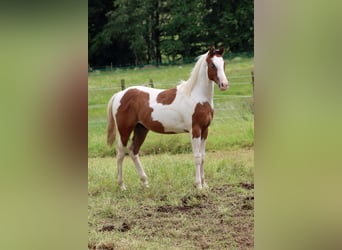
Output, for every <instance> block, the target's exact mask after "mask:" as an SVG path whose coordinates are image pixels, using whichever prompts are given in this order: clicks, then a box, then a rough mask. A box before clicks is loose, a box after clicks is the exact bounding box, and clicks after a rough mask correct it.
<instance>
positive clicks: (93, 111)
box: [88, 72, 254, 126]
mask: <svg viewBox="0 0 342 250" xmlns="http://www.w3.org/2000/svg"><path fill="white" fill-rule="evenodd" d="M237 79H238V80H239V81H235V80H237ZM241 79H242V81H241ZM150 81H151V79H150ZM229 81H230V82H231V85H232V86H234V85H250V86H251V88H254V75H253V72H252V74H251V75H236V76H232V77H230V79H229ZM152 83H153V81H152ZM153 86H154V88H161V89H167V88H171V87H174V86H175V83H174V82H155V83H153ZM125 87H129V86H124V88H125ZM122 88H123V86H122V80H121V82H118V83H117V84H115V86H104V87H89V88H88V95H89V97H90V100H92V101H93V102H94V103H90V104H89V105H88V114H89V118H90V119H88V125H90V126H95V125H100V126H104V125H105V124H106V122H107V121H106V109H107V103H97V102H96V100H95V101H94V99H96V97H97V98H98V99H101V100H104V99H105V100H107V99H108V100H109V98H110V96H112V95H113V93H116V92H118V91H120V90H122ZM251 92H252V94H251V95H239V94H232V95H230V94H229V92H228V93H225V94H215V95H214V107H215V108H214V110H215V115H214V120H213V123H225V122H232V121H234V122H246V121H250V120H253V119H254V101H253V90H252V91H251ZM104 97H106V98H104ZM107 97H108V98H107Z"/></svg>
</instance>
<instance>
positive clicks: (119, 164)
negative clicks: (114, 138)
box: [116, 138, 126, 190]
mask: <svg viewBox="0 0 342 250" xmlns="http://www.w3.org/2000/svg"><path fill="white" fill-rule="evenodd" d="M118 141H119V142H118V146H117V154H116V161H117V167H118V183H119V186H120V188H121V190H126V187H125V184H124V182H123V178H122V162H123V160H124V158H125V148H126V147H125V146H124V145H122V142H121V138H120V139H119V140H118Z"/></svg>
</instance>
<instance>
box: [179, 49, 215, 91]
mask: <svg viewBox="0 0 342 250" xmlns="http://www.w3.org/2000/svg"><path fill="white" fill-rule="evenodd" d="M207 55H208V52H207V53H205V54H203V55H201V56H199V57H197V62H196V64H195V67H194V68H193V69H192V71H191V74H190V77H189V79H188V80H187V81H181V82H180V88H181V89H182V90H183V91H184V93H185V94H187V95H190V93H191V91H192V89H193V88H194V86H195V84H196V83H197V82H198V75H199V71H200V68H201V65H202V63H203V62H204V61H205V59H206V57H207Z"/></svg>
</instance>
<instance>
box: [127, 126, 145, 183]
mask: <svg viewBox="0 0 342 250" xmlns="http://www.w3.org/2000/svg"><path fill="white" fill-rule="evenodd" d="M147 133H148V129H147V128H145V127H144V126H143V125H141V124H140V123H138V124H137V125H136V126H135V128H134V135H133V140H132V143H131V145H130V147H129V155H130V156H131V158H132V160H133V162H134V164H135V167H136V168H137V171H138V174H139V176H140V180H141V182H142V184H143V185H144V187H148V181H147V176H146V173H145V171H144V169H143V167H142V165H141V162H140V159H139V150H140V147H141V145H142V144H143V142H144V141H145V138H146V136H147Z"/></svg>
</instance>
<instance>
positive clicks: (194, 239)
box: [98, 183, 254, 249]
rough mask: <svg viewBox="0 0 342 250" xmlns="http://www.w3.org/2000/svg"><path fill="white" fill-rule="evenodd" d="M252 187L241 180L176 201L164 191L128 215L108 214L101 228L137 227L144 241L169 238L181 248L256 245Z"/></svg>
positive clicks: (119, 230)
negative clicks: (152, 202)
mask: <svg viewBox="0 0 342 250" xmlns="http://www.w3.org/2000/svg"><path fill="white" fill-rule="evenodd" d="M241 187H243V188H244V189H241ZM253 188H254V185H252V184H248V185H247V184H243V185H242V184H241V183H240V184H236V185H224V186H221V187H216V188H215V187H214V188H211V189H210V191H208V192H206V193H199V194H191V195H185V196H184V197H181V198H180V200H179V203H178V204H177V205H172V204H171V203H170V202H169V201H168V197H167V196H166V195H163V196H162V197H160V199H159V200H160V201H161V202H163V204H161V205H158V206H147V205H141V206H140V207H139V209H137V210H136V212H135V213H134V214H131V216H130V217H129V218H127V217H124V216H123V217H122V218H116V219H115V220H114V219H113V218H107V219H106V220H105V221H104V223H105V224H103V225H102V226H101V227H100V230H98V231H99V232H103V233H105V232H112V231H113V232H117V233H126V232H128V231H129V232H131V233H132V231H131V230H132V229H133V228H134V229H135V230H137V231H139V235H137V237H140V238H143V239H144V241H147V242H148V241H151V242H152V241H154V240H155V239H169V241H171V242H173V243H174V244H175V246H179V247H180V248H183V247H185V248H190V249H231V248H234V249H253V245H254V242H253V241H254V238H253V232H254V189H253ZM241 190H242V191H241Z"/></svg>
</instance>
